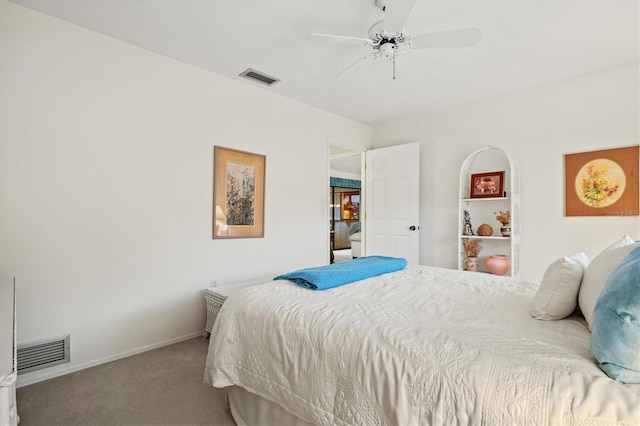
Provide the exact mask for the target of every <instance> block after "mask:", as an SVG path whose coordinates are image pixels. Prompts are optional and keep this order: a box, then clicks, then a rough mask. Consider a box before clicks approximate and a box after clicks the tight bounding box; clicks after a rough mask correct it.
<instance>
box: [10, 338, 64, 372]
mask: <svg viewBox="0 0 640 426" xmlns="http://www.w3.org/2000/svg"><path fill="white" fill-rule="evenodd" d="M70 352H71V351H70V347H69V335H68V334H67V335H66V336H61V337H53V338H51V339H46V340H39V341H37V342H31V343H23V344H21V345H18V374H20V373H28V372H29V371H36V370H42V369H43V368H48V367H52V366H54V365H58V364H64V363H65V362H69V361H70V360H71V357H70Z"/></svg>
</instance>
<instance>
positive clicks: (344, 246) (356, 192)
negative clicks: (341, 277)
mask: <svg viewBox="0 0 640 426" xmlns="http://www.w3.org/2000/svg"><path fill="white" fill-rule="evenodd" d="M329 148H330V155H329V197H328V198H329V210H328V211H329V218H328V219H329V254H330V263H334V262H345V261H350V260H352V259H354V258H357V257H360V256H363V255H364V254H363V250H362V247H363V245H362V243H363V241H362V240H363V239H362V236H363V235H364V234H363V229H362V221H361V219H363V218H364V216H363V214H364V212H363V210H364V203H363V201H364V200H363V184H362V177H363V173H362V167H363V158H362V157H363V154H362V151H360V150H357V149H354V148H351V147H347V146H344V145H338V144H333V143H331V144H330V145H329Z"/></svg>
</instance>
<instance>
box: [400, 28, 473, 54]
mask: <svg viewBox="0 0 640 426" xmlns="http://www.w3.org/2000/svg"><path fill="white" fill-rule="evenodd" d="M481 39H482V33H481V32H480V30H479V29H477V28H462V29H459V30H449V31H439V32H436V33H426V34H419V35H416V36H414V37H412V38H411V46H412V47H415V48H416V49H437V48H449V47H473V46H476V45H477V44H478V43H479V42H480V40H481Z"/></svg>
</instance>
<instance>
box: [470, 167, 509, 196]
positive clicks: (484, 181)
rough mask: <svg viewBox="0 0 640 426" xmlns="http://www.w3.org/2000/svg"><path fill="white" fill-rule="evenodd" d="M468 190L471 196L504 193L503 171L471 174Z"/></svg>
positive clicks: (499, 194)
mask: <svg viewBox="0 0 640 426" xmlns="http://www.w3.org/2000/svg"><path fill="white" fill-rule="evenodd" d="M470 192H471V194H469V196H470V197H471V198H489V197H502V196H503V194H504V171H501V172H490V173H475V174H472V175H471V191H470Z"/></svg>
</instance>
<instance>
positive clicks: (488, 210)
mask: <svg viewBox="0 0 640 426" xmlns="http://www.w3.org/2000/svg"><path fill="white" fill-rule="evenodd" d="M497 171H504V182H503V185H504V189H503V192H502V194H500V196H499V197H487V198H472V197H471V188H472V183H471V175H473V174H482V173H491V172H497ZM459 200H460V202H459V208H458V213H459V214H458V218H459V221H458V269H459V270H463V269H464V260H465V257H466V254H465V251H464V247H463V239H464V238H473V239H481V240H482V249H481V251H480V253H479V256H478V257H479V268H478V272H488V271H487V269H486V267H485V265H484V260H485V259H486V258H487V257H489V256H490V255H492V254H504V255H507V256H509V258H510V260H511V268H510V269H509V271H507V273H506V274H505V276H511V277H519V276H520V176H519V172H518V165H517V164H516V162H515V161H513V158H511V156H510V155H509V154H508V153H506V152H505V151H503V150H502V149H500V148H497V147H495V146H487V147H485V148H482V149H479V150H477V151H475V152H473V153H471V154H470V155H469V156H468V157H467V158H466V159H465V160H464V162H463V163H462V167H461V168H460V193H459ZM465 210H467V211H468V212H469V215H470V217H471V224H472V229H473V232H474V234H475V235H472V236H465V235H463V232H464V211H465ZM506 210H509V211H510V212H511V235H510V236H508V237H504V236H502V234H501V232H500V226H501V225H500V223H499V222H498V221H497V219H496V213H495V212H499V211H506ZM485 223H486V224H488V225H489V226H491V227H492V228H493V234H492V235H490V236H478V235H477V232H476V231H477V229H478V227H479V226H480V225H482V224H485Z"/></svg>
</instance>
